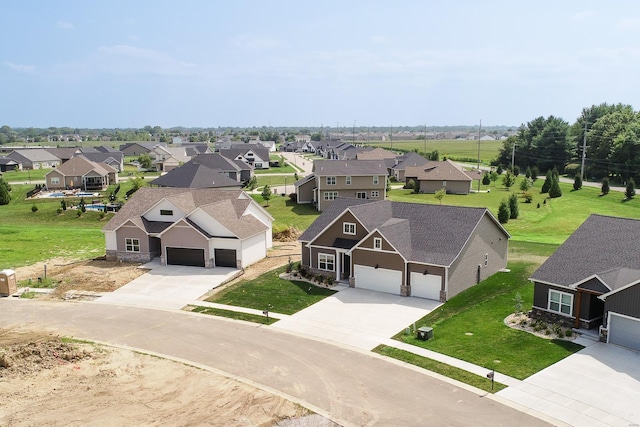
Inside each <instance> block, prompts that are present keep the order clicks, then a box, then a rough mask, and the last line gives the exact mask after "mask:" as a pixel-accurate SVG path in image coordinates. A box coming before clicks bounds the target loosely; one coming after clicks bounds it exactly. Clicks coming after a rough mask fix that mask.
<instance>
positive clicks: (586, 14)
mask: <svg viewBox="0 0 640 427" xmlns="http://www.w3.org/2000/svg"><path fill="white" fill-rule="evenodd" d="M595 16H596V13H595V12H594V11H593V10H582V11H580V12H577V13H574V14H573V15H572V16H571V18H570V19H571V20H572V21H587V20H589V19H591V18H593V17H595Z"/></svg>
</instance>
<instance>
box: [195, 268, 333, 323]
mask: <svg viewBox="0 0 640 427" xmlns="http://www.w3.org/2000/svg"><path fill="white" fill-rule="evenodd" d="M285 268H286V267H280V268H277V269H275V270H271V271H269V272H267V273H265V274H263V275H262V276H260V277H258V278H257V279H254V280H250V281H247V280H243V281H241V282H238V283H237V284H235V285H232V286H231V287H229V288H228V289H225V290H223V291H222V292H221V293H220V294H216V295H214V296H212V297H210V298H208V299H207V301H209V302H217V303H220V304H227V305H235V306H239V307H248V308H255V309H257V310H269V311H273V312H276V313H281V314H293V313H296V312H298V311H300V310H302V309H303V308H307V307H309V306H310V305H313V304H315V303H316V302H318V301H320V300H322V299H324V298H326V297H328V296H329V295H332V294H334V293H335V291H332V290H330V289H326V288H321V287H318V286H315V285H311V284H309V283H307V282H302V281H292V280H282V279H280V278H279V277H278V276H279V275H280V274H281V273H283V272H284V271H285Z"/></svg>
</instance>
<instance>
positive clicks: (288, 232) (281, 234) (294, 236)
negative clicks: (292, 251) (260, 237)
mask: <svg viewBox="0 0 640 427" xmlns="http://www.w3.org/2000/svg"><path fill="white" fill-rule="evenodd" d="M301 234H302V231H300V230H298V229H297V228H296V227H289V228H287V229H285V230H282V231H277V232H274V233H273V240H277V241H280V242H293V241H296V240H298V237H300V235H301Z"/></svg>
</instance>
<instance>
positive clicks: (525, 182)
mask: <svg viewBox="0 0 640 427" xmlns="http://www.w3.org/2000/svg"><path fill="white" fill-rule="evenodd" d="M530 188H531V181H529V178H526V177H525V178H524V179H523V180H522V181H521V182H520V191H522V192H523V193H526V192H527V191H529V189H530Z"/></svg>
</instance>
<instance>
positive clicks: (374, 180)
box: [373, 175, 380, 185]
mask: <svg viewBox="0 0 640 427" xmlns="http://www.w3.org/2000/svg"><path fill="white" fill-rule="evenodd" d="M378 182H380V177H379V176H378V175H376V176H374V177H373V185H378Z"/></svg>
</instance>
